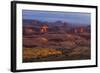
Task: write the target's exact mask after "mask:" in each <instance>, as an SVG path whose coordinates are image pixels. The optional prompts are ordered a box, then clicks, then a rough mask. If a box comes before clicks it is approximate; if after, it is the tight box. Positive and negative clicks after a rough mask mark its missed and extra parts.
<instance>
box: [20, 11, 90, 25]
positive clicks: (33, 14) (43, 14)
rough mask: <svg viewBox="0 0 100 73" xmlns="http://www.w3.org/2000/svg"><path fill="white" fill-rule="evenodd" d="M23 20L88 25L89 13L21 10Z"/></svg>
mask: <svg viewBox="0 0 100 73" xmlns="http://www.w3.org/2000/svg"><path fill="white" fill-rule="evenodd" d="M22 18H23V19H33V20H34V19H35V20H40V21H48V22H55V21H63V22H70V23H78V24H90V23H91V21H90V20H91V14H90V13H82V12H81V13H79V12H54V11H35V10H23V11H22Z"/></svg>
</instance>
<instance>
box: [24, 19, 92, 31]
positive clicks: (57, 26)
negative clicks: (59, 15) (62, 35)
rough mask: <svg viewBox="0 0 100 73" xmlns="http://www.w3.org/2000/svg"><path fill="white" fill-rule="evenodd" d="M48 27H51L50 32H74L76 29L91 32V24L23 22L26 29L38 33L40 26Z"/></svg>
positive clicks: (26, 20)
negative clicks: (31, 29)
mask: <svg viewBox="0 0 100 73" xmlns="http://www.w3.org/2000/svg"><path fill="white" fill-rule="evenodd" d="M44 24H46V25H48V27H49V31H58V30H60V31H62V30H63V31H65V32H67V31H70V30H74V29H80V28H84V29H85V30H88V31H90V24H84V25H83V24H71V23H68V22H62V21H55V22H46V21H45V22H43V21H39V20H28V19H24V20H23V27H24V28H28V27H29V28H30V27H31V28H33V29H35V30H37V31H39V29H40V26H41V25H44Z"/></svg>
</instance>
